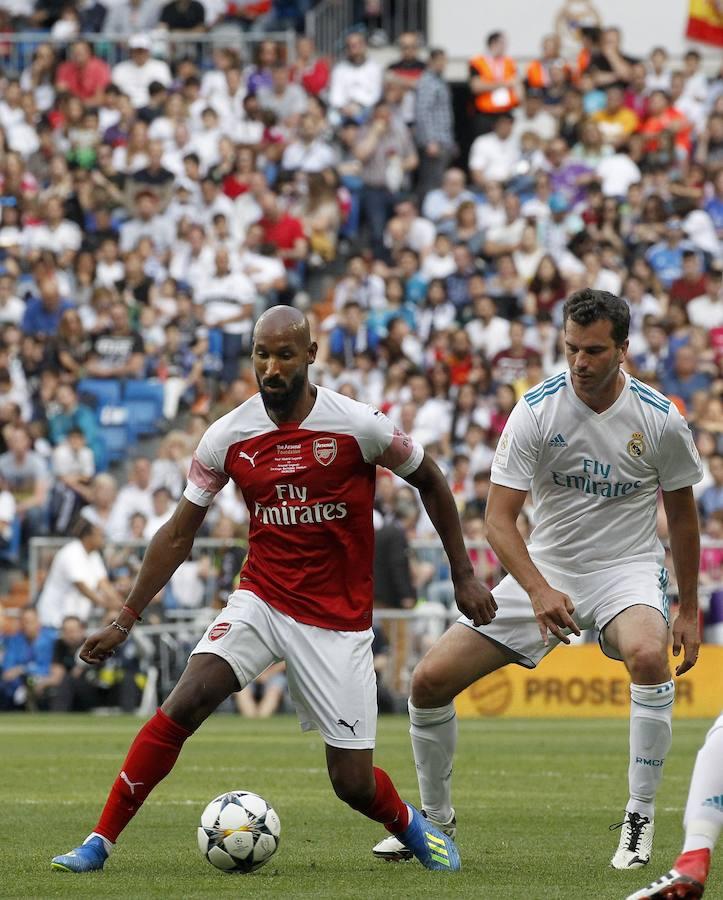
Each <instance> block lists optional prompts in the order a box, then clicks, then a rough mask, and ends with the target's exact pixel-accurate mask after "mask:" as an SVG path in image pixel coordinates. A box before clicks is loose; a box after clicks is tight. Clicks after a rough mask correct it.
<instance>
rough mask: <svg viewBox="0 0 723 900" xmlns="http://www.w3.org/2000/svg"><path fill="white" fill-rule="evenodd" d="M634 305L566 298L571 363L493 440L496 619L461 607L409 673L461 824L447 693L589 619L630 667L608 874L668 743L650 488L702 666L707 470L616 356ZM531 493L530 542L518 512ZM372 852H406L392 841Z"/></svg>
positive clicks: (415, 739) (440, 788) (684, 627)
mask: <svg viewBox="0 0 723 900" xmlns="http://www.w3.org/2000/svg"><path fill="white" fill-rule="evenodd" d="M629 322H630V314H629V310H628V306H627V304H626V303H625V301H624V300H622V299H620V298H619V297H616V296H614V295H613V294H610V293H608V292H605V291H595V290H589V289H587V290H583V291H579V292H577V293H575V294H573V295H571V296H570V298H569V299H568V300H567V302H566V303H565V307H564V331H565V333H564V337H565V350H566V355H567V361H568V365H569V371H565V372H563V373H561V374H560V375H557V376H555V377H553V378H549V379H547V380H546V381H544V382H543V383H542V384H540V385H538V386H537V387H536V388H534V389H532V390H530V391H528V392H527V393H526V394H525V395H524V397H523V398H522V399H521V400H520V401H519V402H518V403H517V405H516V406H515V408H514V409H513V411H512V414H511V415H510V418H509V420H508V422H507V424H506V426H505V429H504V431H503V433H502V435H501V436H500V440H499V443H498V445H497V450H496V454H495V457H494V461H493V465H492V486H491V489H490V494H489V499H488V504H487V514H486V521H487V532H488V539H489V542H490V544H491V546H492V548H493V549H494V551H495V553H496V554H497V556H498V557H499V559H500V561H501V563H502V565H503V566H504V568H505V569H506V571H507V572H508V573H509V574H508V575H507V576H506V577H505V578H504V579H503V580H502V581H501V582H500V583H499V585H497V587H496V588H495V589H494V590H493V592H492V593H493V595H494V597H495V600H496V601H497V604H498V612H497V615H496V617H495V619H494V621H493V622H491V623H490V624H489V625H485V626H482V627H477V626H475V625H474V623H473V622H471V621H469V619H467V618H465V617H464V616H462V617H461V618H460V619H459V620H458V622H457V623H456V624H454V625H453V626H452V627H451V628H450V629H449V631H447V632H446V634H444V635H443V636H442V637H441V638H440V640H439V641H438V642H437V643H436V644H435V645H434V646H433V647H432V648H431V649H430V650H429V652H428V653H427V655H426V656H425V657H424V658H423V659H422V661H421V662H420V663H419V665H418V666H417V668H416V670H415V672H414V675H413V678H412V689H411V698H410V701H409V715H410V719H411V729H410V734H411V736H412V747H413V750H414V758H415V762H416V767H417V777H418V780H419V788H420V795H421V800H422V808H423V810H424V811H425V813H426V815H427V816H428V817H429V818H430V819H431V820H432V821H433V822H435V823H436V824H437V825H438V826H440V827H441V828H442V829H444V828H447V830H448V832H449V833H454V830H455V824H456V823H455V816H454V810H453V808H452V803H451V772H452V760H453V757H454V750H455V744H456V735H457V722H456V718H455V709H454V704H453V700H454V698H455V696H456V695H457V694H458V693H460V691H462V690H464V689H465V688H466V687H468V686H469V685H470V684H473V683H474V682H475V681H476V680H477V679H478V678H481V677H483V676H485V675H488V674H490V673H491V672H494V671H495V670H496V669H499V668H501V667H502V666H505V665H508V664H509V663H517V664H518V665H522V666H525V667H527V668H534V666H536V665H537V663H538V662H539V661H540V660H541V659H542V658H543V657H544V656H546V654H547V653H549V652H550V651H551V650H552V649H553V648H554V647H555V646H557V645H558V644H559V643H560V642H562V643H569V642H570V639H569V637H568V635H569V634H570V633H571V632H572V633H574V634H580V629H581V628H592V627H596V628H597V629H598V630H599V631H600V646H601V648H602V650H603V652H604V653H605V654H606V655H608V656H610V657H612V658H613V659H619V660H622V661H623V662H624V664H625V666H626V667H627V670H628V672H629V674H630V678H631V682H632V683H631V685H630V695H631V709H630V765H629V771H628V780H629V791H630V796H629V800H628V803H627V805H626V807H625V814H624V816H623V821H622V823H621V826H620V827H621V834H620V842H619V846H618V849H617V851H616V852H615V854H614V856H613V858H612V865H613V867H614V868H616V869H628V868H638V867H640V866H643V865H645V864H646V863H647V862H648V861H649V858H650V850H651V847H652V840H653V832H654V809H655V806H654V804H655V794H656V791H657V788H658V785H659V783H660V780H661V776H662V772H663V764H664V762H665V757H666V754H667V752H668V750H669V748H670V745H671V738H672V730H671V720H672V707H673V700H674V697H675V682H674V681H673V680H672V679H671V675H670V670H669V666H668V656H667V645H668V627H669V623H668V599H667V596H666V585H667V581H668V575H667V572H666V570H665V568H664V567H663V561H664V552H663V547H662V545H661V544H660V542H659V540H658V538H657V534H656V507H657V494H658V489H659V488H662V491H663V504H664V506H665V512H666V514H667V517H668V526H669V530H670V543H671V549H672V554H673V562H674V565H675V571H676V575H677V581H678V593H679V597H680V611H679V613H678V616H677V618H676V620H675V622H674V624H673V628H672V631H673V648H674V653H675V654H676V655H678V654H679V653H680V650H681V647H683V648H684V649H685V656H684V659H683V661H682V662H681V664H680V665H679V666H678V667H677V670H676V673H677V675H682V674H683V673H684V672H686V671H687V670H688V669H690V668H691V667H692V666H693V665H694V664H695V661H696V658H697V654H698V648H699V645H700V637H699V627H698V599H697V584H698V563H699V555H700V554H699V531H698V516H697V512H696V506H695V501H694V499H693V492H692V489H691V486H692V485H693V484H695V483H696V482H698V481H700V479H701V478H702V470H701V465H700V458H699V456H698V453H697V450H696V448H695V445H694V443H693V439H692V435H691V433H690V431H689V429H688V426H687V425H686V423H685V421H684V420H683V418H682V417H681V415H680V413H679V412H678V411H677V409H676V408H675V407H674V406H673V405H672V404H671V403H670V401H669V400H668V399H667V398H666V397H664V396H663V395H662V394H660V393H658V392H657V391H654V390H652V389H651V388H649V387H648V386H647V385H645V384H643V383H641V382H639V381H637V380H636V379H635V378H631V377H630V375H628V374H626V373H625V372H623V371H622V369H621V365H622V362H623V360H624V358H625V353H626V351H627V347H628V340H627V338H628V328H629ZM528 492H531V495H532V504H533V521H534V529H533V531H532V535H531V538H530V544H529V547H527V546H526V545H525V543H524V541H523V539H522V537H521V535H520V533H519V532H518V530H517V527H516V524H515V523H516V521H517V518H518V515H519V513H520V511H521V510H522V507H523V504H524V503H525V500H526V497H527V494H528ZM373 852H374V855H375V856H377V857H378V858H381V859H393V860H395V859H396V860H398V859H408V858H409V854H408V852H407V851H406V850H405V849H404V848H403V847H401V845H400V844H399V842H398V841H396V840H395V839H394V838H393V837H391V838H386V839H385V840H383V841H381V842H380V843H379V844H377V845H376V846H375V847H374V851H373Z"/></svg>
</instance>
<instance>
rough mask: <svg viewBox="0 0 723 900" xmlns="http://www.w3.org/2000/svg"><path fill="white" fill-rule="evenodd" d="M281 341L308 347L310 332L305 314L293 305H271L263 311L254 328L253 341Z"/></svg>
mask: <svg viewBox="0 0 723 900" xmlns="http://www.w3.org/2000/svg"><path fill="white" fill-rule="evenodd" d="M270 340H273V341H282V342H284V343H289V344H296V345H297V346H299V347H308V346H309V344H310V343H311V332H310V330H309V322H308V320H307V318H306V316H305V315H304V314H303V313H302V312H299V310H298V309H294V307H293V306H272V307H271V309H267V310H266V312H265V313H263V314H262V315H261V316H260V317H259V319H258V321H257V322H256V326H255V328H254V343H257V342H265V341H270Z"/></svg>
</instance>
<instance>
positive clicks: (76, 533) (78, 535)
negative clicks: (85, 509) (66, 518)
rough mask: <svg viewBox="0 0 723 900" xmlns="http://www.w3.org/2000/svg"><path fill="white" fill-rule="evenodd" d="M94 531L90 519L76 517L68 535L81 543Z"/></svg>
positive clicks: (93, 525) (94, 527)
mask: <svg viewBox="0 0 723 900" xmlns="http://www.w3.org/2000/svg"><path fill="white" fill-rule="evenodd" d="M95 529H96V526H95V524H94V523H93V522H91V521H90V519H86V518H85V517H84V516H78V518H77V519H76V520H75V523H74V524H73V527H72V528H71V529H70V533H71V535H72V536H73V537H74V538H75V539H76V540H80V541H82V540H83V538H86V537H88V535H89V534H90V533H91V532H93V531H95Z"/></svg>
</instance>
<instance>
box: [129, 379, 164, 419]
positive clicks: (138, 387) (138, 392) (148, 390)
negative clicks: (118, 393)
mask: <svg viewBox="0 0 723 900" xmlns="http://www.w3.org/2000/svg"><path fill="white" fill-rule="evenodd" d="M123 400H124V402H125V404H126V406H127V405H128V404H129V402H130V401H137V400H143V401H144V402H146V403H153V405H154V408H155V418H160V417H161V416H162V415H163V385H162V384H161V383H160V382H159V381H146V380H142V379H141V380H138V381H136V380H132V381H126V383H125V388H124V390H123Z"/></svg>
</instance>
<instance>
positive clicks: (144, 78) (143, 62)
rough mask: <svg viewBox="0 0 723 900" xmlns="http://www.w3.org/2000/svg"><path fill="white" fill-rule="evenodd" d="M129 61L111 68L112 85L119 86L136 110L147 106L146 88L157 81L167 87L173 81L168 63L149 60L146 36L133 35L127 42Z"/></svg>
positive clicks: (149, 50)
mask: <svg viewBox="0 0 723 900" xmlns="http://www.w3.org/2000/svg"><path fill="white" fill-rule="evenodd" d="M128 50H129V51H130V56H131V58H130V59H127V60H124V61H123V62H119V63H117V64H116V65H115V66H113V84H117V85H119V87H121V89H122V90H123V91H124V92H125V93H126V94H127V95H128V96H129V97H130V99H131V103H132V104H133V106H134V107H135V108H136V109H140V108H141V107H143V106H147V105H148V101H149V99H150V95H149V93H148V87H149V85H150V84H151V82H152V81H158V82H159V83H160V84H162V85H163V86H164V87H169V86H170V84H171V81H172V80H173V78H172V76H171V70H170V69H169V68H168V63H166V62H164V61H163V60H162V59H151V39H150V37H149V36H148V35H147V34H134V35H133V36H132V37H131V38H130V39H129V40H128Z"/></svg>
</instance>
